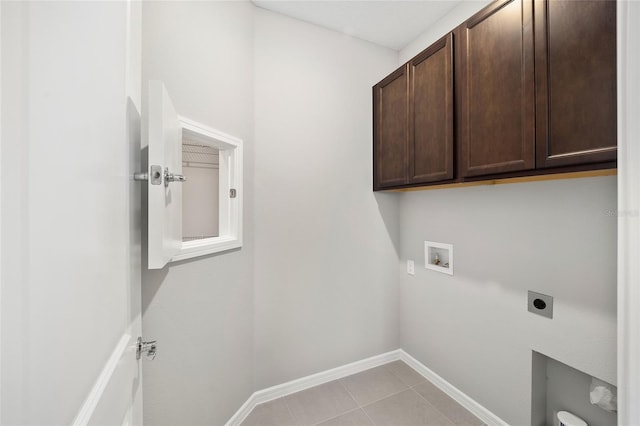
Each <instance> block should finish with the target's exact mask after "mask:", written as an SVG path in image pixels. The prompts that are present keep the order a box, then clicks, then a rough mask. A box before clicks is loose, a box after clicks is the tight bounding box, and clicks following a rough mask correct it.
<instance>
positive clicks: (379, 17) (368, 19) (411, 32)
mask: <svg viewBox="0 0 640 426" xmlns="http://www.w3.org/2000/svg"><path fill="white" fill-rule="evenodd" d="M253 3H254V4H255V5H256V6H258V7H261V8H263V9H268V10H271V11H274V12H278V13H281V14H283V15H287V16H290V17H292V18H296V19H300V20H302V21H305V22H310V23H312V24H316V25H320V26H321V27H325V28H329V29H331V30H334V31H338V32H341V33H345V34H348V35H351V36H354V37H358V38H360V39H363V40H367V41H370V42H372V43H376V44H379V45H381V46H385V47H389V48H391V49H395V50H400V49H402V48H403V47H405V46H406V45H407V44H409V43H410V42H411V41H413V40H414V39H415V38H416V37H417V36H418V35H420V34H421V33H422V32H424V31H425V30H426V29H427V28H428V27H429V26H431V25H432V24H433V23H434V22H435V21H437V20H438V19H440V18H441V17H442V16H443V15H445V14H446V13H447V12H449V11H450V10H451V9H453V8H454V7H456V6H457V5H458V4H459V3H461V0H412V1H405V0H371V1H357V0H356V1H351V0H343V1H336V0H325V1H314V0H253Z"/></svg>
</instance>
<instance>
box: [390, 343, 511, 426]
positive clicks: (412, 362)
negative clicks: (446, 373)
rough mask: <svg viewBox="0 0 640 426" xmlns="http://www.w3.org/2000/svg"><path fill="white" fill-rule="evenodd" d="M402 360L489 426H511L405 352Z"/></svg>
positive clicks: (402, 354) (402, 352) (401, 357)
mask: <svg viewBox="0 0 640 426" xmlns="http://www.w3.org/2000/svg"><path fill="white" fill-rule="evenodd" d="M399 352H400V359H401V360H402V361H404V362H405V363H406V364H407V365H409V366H410V367H411V368H413V369H414V370H416V371H417V372H418V373H420V374H421V375H422V376H423V377H424V378H425V379H427V380H429V381H430V382H431V383H433V384H434V385H435V386H436V387H437V388H439V389H440V390H441V391H442V392H444V393H446V394H447V395H449V396H450V397H451V398H452V399H454V400H455V401H456V402H457V403H458V404H460V405H462V406H463V407H464V408H466V409H467V410H469V411H470V412H471V413H473V415H474V416H476V417H477V418H479V419H480V420H482V421H483V422H485V423H486V424H487V425H488V426H509V424H508V423H507V422H505V421H504V420H502V419H501V418H500V417H498V416H496V415H495V414H493V413H492V412H491V411H489V410H487V409H486V408H485V407H483V406H482V405H480V404H479V403H478V402H476V401H475V400H474V399H472V398H471V397H470V396H468V395H467V394H465V393H464V392H462V391H461V390H460V389H458V388H457V387H455V386H453V385H452V384H451V383H449V382H447V381H446V380H445V379H443V378H442V377H440V376H438V375H437V374H436V373H434V372H433V371H432V370H430V369H429V368H427V367H426V366H425V365H424V364H422V363H421V362H420V361H418V360H417V359H415V358H414V357H412V356H411V355H409V354H408V353H406V352H405V351H403V350H402V349H400V350H399Z"/></svg>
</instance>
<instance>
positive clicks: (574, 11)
mask: <svg viewBox="0 0 640 426" xmlns="http://www.w3.org/2000/svg"><path fill="white" fill-rule="evenodd" d="M535 22H536V79H537V82H536V102H537V105H536V114H537V117H536V139H537V140H536V151H537V152H536V163H537V167H555V166H566V165H577V164H585V163H593V162H601V161H610V160H615V159H616V146H617V142H616V2H615V0H598V1H591V0H588V1H571V0H554V1H541V0H538V1H536V3H535Z"/></svg>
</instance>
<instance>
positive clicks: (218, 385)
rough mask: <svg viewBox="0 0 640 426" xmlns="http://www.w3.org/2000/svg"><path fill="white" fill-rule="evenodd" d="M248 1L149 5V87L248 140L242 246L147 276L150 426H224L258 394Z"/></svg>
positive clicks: (208, 122)
mask: <svg viewBox="0 0 640 426" xmlns="http://www.w3.org/2000/svg"><path fill="white" fill-rule="evenodd" d="M252 31H253V30H252V6H251V4H250V3H248V2H144V4H143V55H142V56H143V82H145V81H147V80H149V79H159V80H162V81H163V82H164V83H165V85H166V87H167V90H168V92H169V94H170V96H171V98H172V100H173V103H174V105H175V107H176V110H177V111H178V113H179V114H180V115H183V116H185V117H187V118H189V119H192V120H195V121H198V122H201V123H203V124H205V125H207V126H210V127H213V128H215V129H218V130H221V131H223V132H225V133H228V134H231V135H234V136H237V137H240V138H241V139H243V140H244V165H245V175H244V182H245V185H244V188H245V194H244V203H245V205H244V212H245V214H244V235H245V237H244V246H243V247H242V249H240V250H234V251H231V252H226V253H221V254H217V255H213V256H207V257H201V258H196V259H193V260H190V261H185V262H179V263H172V264H170V265H169V266H168V267H165V268H164V269H162V270H159V271H147V270H145V271H144V273H143V330H144V333H145V336H146V338H147V339H157V340H158V343H159V349H158V356H157V358H156V359H155V360H154V361H153V362H145V366H144V367H145V380H144V403H145V424H148V425H155V424H167V425H175V424H212V425H218V424H223V423H225V422H226V421H227V420H228V419H229V418H230V417H231V415H232V414H233V413H234V412H235V411H236V410H237V409H238V408H239V407H240V406H241V405H242V404H243V403H244V401H246V399H247V398H248V397H249V396H250V395H251V393H252V392H253V242H252V241H253V234H254V231H253V211H254V207H253V202H252V199H253V195H252V194H253V185H252V181H253V172H252V171H253V151H254V149H253V146H254V143H253V71H252V70H253V63H252V61H253V56H252V43H253V32H252Z"/></svg>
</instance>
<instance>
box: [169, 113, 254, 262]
mask: <svg viewBox="0 0 640 426" xmlns="http://www.w3.org/2000/svg"><path fill="white" fill-rule="evenodd" d="M179 122H180V127H181V131H182V147H181V148H182V174H183V175H184V176H185V177H186V178H187V180H186V182H184V183H183V184H182V246H181V248H180V251H179V252H178V253H177V254H176V255H174V256H173V258H172V259H171V260H172V261H176V260H184V259H189V258H193V257H197V256H203V255H207V254H212V253H218V252H221V251H225V250H229V249H234V248H239V247H242V196H243V193H242V140H240V139H238V138H236V137H233V136H231V135H227V134H225V133H222V132H220V131H218V130H215V129H212V128H210V127H206V126H203V125H202V124H200V123H196V122H193V121H191V120H188V119H186V118H184V117H180V118H179Z"/></svg>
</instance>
